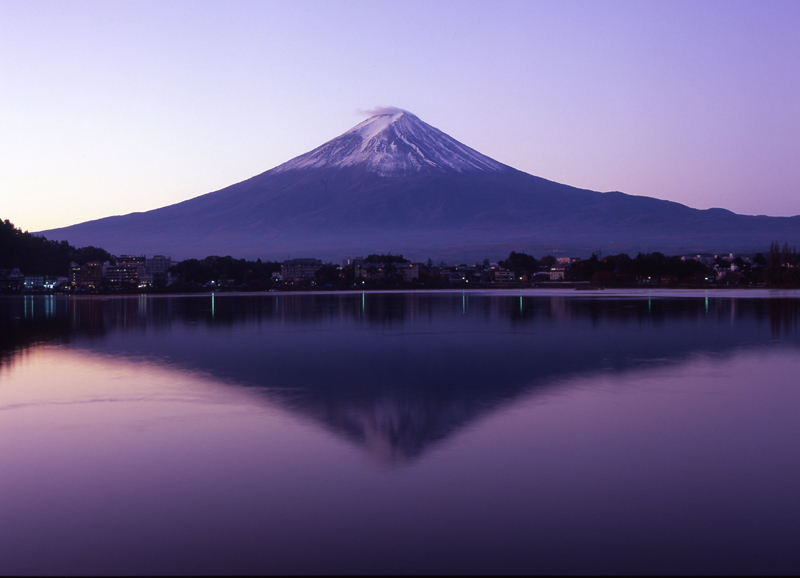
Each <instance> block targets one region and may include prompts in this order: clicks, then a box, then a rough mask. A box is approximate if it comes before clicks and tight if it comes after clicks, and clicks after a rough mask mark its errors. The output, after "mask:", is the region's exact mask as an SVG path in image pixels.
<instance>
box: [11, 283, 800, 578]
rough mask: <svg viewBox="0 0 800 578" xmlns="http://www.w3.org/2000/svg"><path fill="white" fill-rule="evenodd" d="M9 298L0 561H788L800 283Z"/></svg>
mask: <svg viewBox="0 0 800 578" xmlns="http://www.w3.org/2000/svg"><path fill="white" fill-rule="evenodd" d="M624 297H625V298H615V296H614V295H610V296H609V297H605V296H604V297H603V298H597V297H596V296H590V297H582V296H578V297H576V296H575V294H574V293H572V294H565V293H554V294H551V295H546V296H544V297H534V296H533V295H532V294H529V293H524V294H522V295H520V294H519V293H514V294H498V295H493V294H481V293H477V292H476V293H462V292H454V293H436V294H433V293H432V294H425V293H413V294H402V293H399V294H398V293H387V294H369V293H367V294H353V293H347V294H329V295H325V294H313V295H298V294H290V295H273V294H267V295H259V296H249V297H248V296H231V295H219V294H218V295H216V296H215V300H214V304H213V310H212V304H211V298H210V296H208V297H187V298H142V297H134V298H96V299H64V298H41V297H36V298H30V297H29V298H21V299H5V300H0V319H2V323H3V326H2V327H3V333H2V341H0V463H2V464H3V470H4V473H3V476H2V477H0V495H1V496H2V500H1V501H0V518H2V519H3V524H2V525H0V572H3V573H60V574H64V573H96V572H110V573H120V572H125V573H156V572H159V573H164V572H168V573H169V572H172V573H176V572H177V573H188V572H192V573H203V572H207V573H222V572H240V573H263V572H338V573H341V572H347V571H357V572H374V571H382V572H412V573H413V572H424V571H428V572H459V571H468V572H539V573H544V572H581V573H585V572H593V573H595V572H606V573H608V572H650V573H653V572H689V571H692V572H739V573H742V572H758V571H764V572H789V571H796V569H797V568H798V555H797V554H796V552H795V547H794V545H795V544H796V542H797V539H798V538H800V531H798V530H797V528H796V520H797V519H798V514H800V497H798V495H797V492H796V490H795V488H796V487H797V482H798V481H800V480H799V479H798V477H799V476H798V474H800V466H799V465H798V464H800V460H798V457H800V456H798V449H797V445H796V440H797V439H798V435H797V434H798V433H800V425H799V424H798V420H797V417H796V416H797V408H798V401H800V391H798V388H797V387H796V378H795V376H796V375H798V371H800V357H798V344H799V343H800V339H798V335H797V332H796V324H797V301H796V300H795V299H794V298H793V296H792V295H781V296H780V298H778V299H731V298H730V297H729V296H718V295H712V296H711V298H710V299H706V295H704V294H699V295H687V296H684V298H682V299H668V298H665V297H664V296H663V295H661V294H653V293H651V294H650V295H647V296H646V297H647V298H641V297H642V296H641V294H640V295H639V297H640V298H631V296H629V295H626V296H624Z"/></svg>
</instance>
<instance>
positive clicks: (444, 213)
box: [40, 109, 800, 260]
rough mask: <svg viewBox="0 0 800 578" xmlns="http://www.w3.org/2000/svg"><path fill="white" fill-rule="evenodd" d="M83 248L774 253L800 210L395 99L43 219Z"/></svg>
mask: <svg viewBox="0 0 800 578" xmlns="http://www.w3.org/2000/svg"><path fill="white" fill-rule="evenodd" d="M40 234H42V235H44V236H46V237H47V238H49V239H57V240H62V239H66V240H68V241H69V242H70V243H72V244H73V245H76V246H84V245H95V246H102V247H103V248H105V249H107V250H108V251H111V252H112V253H117V254H123V253H136V254H141V253H147V254H155V253H160V254H168V255H171V256H172V257H173V258H186V257H204V256H206V255H233V256H236V257H248V258H256V257H260V258H262V259H284V258H286V256H287V255H289V254H291V255H292V256H314V257H318V258H322V259H332V260H338V259H339V258H341V257H344V256H346V255H351V256H354V255H362V254H368V253H379V252H388V251H391V252H394V253H402V254H404V255H405V256H407V257H411V258H415V259H426V258H428V257H432V258H434V259H437V260H438V259H451V260H476V259H483V258H484V257H490V258H500V257H503V256H506V255H507V254H508V253H509V252H510V251H511V250H516V251H525V252H528V253H530V254H534V255H537V256H539V255H542V254H557V255H566V254H569V255H576V256H581V255H588V254H590V253H592V252H594V251H598V250H599V251H603V252H604V253H606V254H609V253H620V252H627V253H636V252H638V251H645V252H649V251H662V252H665V253H671V254H675V253H685V252H701V251H708V252H725V253H727V252H729V251H735V252H740V251H742V252H743V251H766V250H767V248H768V247H769V244H770V241H772V240H779V241H781V242H783V241H788V242H789V243H790V244H796V243H798V242H800V217H765V216H746V215H737V214H735V213H732V212H730V211H727V210H724V209H708V210H698V209H692V208H690V207H687V206H685V205H681V204H679V203H674V202H671V201H663V200H659V199H655V198H651V197H642V196H633V195H626V194H624V193H620V192H609V193H599V192H596V191H590V190H585V189H578V188H574V187H570V186H568V185H563V184H560V183H556V182H553V181H548V180H546V179H542V178H539V177H535V176H533V175H529V174H527V173H524V172H522V171H518V170H516V169H514V168H512V167H509V166H507V165H504V164H502V163H499V162H497V161H495V160H493V159H491V158H489V157H487V156H485V155H482V154H481V153H479V152H477V151H475V150H473V149H471V148H469V147H468V146H466V145H464V144H462V143H460V142H458V141H457V140H455V139H453V138H452V137H450V136H448V135H446V134H445V133H443V132H442V131H440V130H438V129H436V128H434V127H432V126H431V125H429V124H427V123H425V122H423V121H422V120H420V119H419V118H417V117H416V116H414V115H413V114H411V113H409V112H407V111H403V110H400V109H390V110H386V111H383V112H382V113H381V114H377V115H375V116H373V117H372V118H369V119H367V120H365V121H364V122H362V123H360V124H359V125H357V126H355V127H354V128H352V129H350V130H349V131H347V132H345V133H344V134H342V135H341V136H339V137H337V138H335V139H333V140H331V141H328V142H326V143H325V144H323V145H322V146H320V147H318V148H316V149H314V150H312V151H310V152H308V153H306V154H303V155H300V156H298V157H296V158H294V159H292V160H290V161H289V162H287V163H284V164H282V165H279V166H278V167H275V168H273V169H271V170H269V171H266V172H265V173H262V174H260V175H257V176H255V177H252V178H250V179H248V180H246V181H242V182H240V183H237V184H234V185H231V186H229V187H226V188H224V189H221V190H219V191H216V192H213V193H208V194H206V195H202V196H199V197H196V198H193V199H190V200H188V201H184V202H182V203H177V204H174V205H170V206H167V207H163V208H161V209H156V210H153V211H147V212H144V213H131V214H129V215H123V216H116V217H107V218H104V219H98V220H95V221H88V222H85V223H80V224H77V225H73V226H70V227H64V228H61V229H52V230H48V231H41V232H40Z"/></svg>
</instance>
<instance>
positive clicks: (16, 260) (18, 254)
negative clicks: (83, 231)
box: [0, 219, 111, 276]
mask: <svg viewBox="0 0 800 578" xmlns="http://www.w3.org/2000/svg"><path fill="white" fill-rule="evenodd" d="M110 258H111V255H110V254H109V253H108V252H107V251H105V250H103V249H100V248H97V247H80V248H77V247H73V246H72V245H70V244H69V243H68V242H67V241H60V242H59V241H48V240H47V239H46V238H45V237H39V236H37V235H33V234H31V233H28V232H27V231H22V229H19V228H17V227H15V226H14V224H13V223H11V222H10V221H9V220H8V219H6V220H5V221H2V222H1V223H0V269H13V268H19V270H20V271H22V273H24V274H27V275H52V276H65V275H66V274H67V271H68V270H69V264H70V263H71V262H73V261H74V262H76V263H78V264H79V265H83V264H84V263H87V262H89V261H108V260H109V259H110Z"/></svg>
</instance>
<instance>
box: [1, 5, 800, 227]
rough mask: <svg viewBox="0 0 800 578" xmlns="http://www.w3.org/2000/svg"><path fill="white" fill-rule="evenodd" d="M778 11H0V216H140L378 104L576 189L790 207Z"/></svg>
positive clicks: (798, 92) (793, 136)
mask: <svg viewBox="0 0 800 578" xmlns="http://www.w3.org/2000/svg"><path fill="white" fill-rule="evenodd" d="M799 32H800V2H798V1H797V0H788V1H785V2H765V1H759V2H735V1H731V0H725V1H721V2H698V1H696V0H693V1H687V2H683V1H675V0H670V1H668V2H656V1H647V2H644V1H634V2H598V1H595V0H592V1H589V2H566V1H558V2H534V1H531V0H524V1H521V2H466V1H464V0H459V1H455V2H430V1H427V2H396V1H395V2H378V1H375V0H370V1H368V2H343V1H336V2H322V1H319V2H301V1H297V0H292V1H286V2H264V1H257V2H247V1H239V2H230V1H226V2H210V1H200V0H191V1H186V2H180V1H170V2H163V1H161V0H158V1H152V2H148V1H141V0H140V1H136V2H124V1H115V2H107V1H101V2H71V1H66V0H58V1H54V2H37V1H35V0H23V1H14V0H2V1H0V135H2V136H0V158H2V163H0V200H2V205H0V207H2V208H1V209H0V210H1V211H2V212H1V213H0V218H2V219H10V220H11V221H12V222H14V223H15V224H17V225H18V226H20V227H22V228H23V229H28V230H31V231H35V230H41V229H46V228H50V227H57V226H64V225H69V224H73V223H76V222H81V221H85V220H88V219H92V218H99V217H103V216H108V215H113V214H123V213H128V212H132V211H141V210H148V209H153V208H157V207H160V206H164V205H167V204H171V203H174V202H178V201H181V200H185V199H188V198H191V197H194V196H197V195H200V194H203V193H206V192H210V191H213V190H216V189H219V188H222V187H224V186H227V185H229V184H232V183H234V182H238V181H241V180H243V179H246V178H249V177H251V176H253V175H255V174H257V173H260V172H263V171H265V170H267V169H270V168H272V167H274V166H275V165H277V164H279V163H282V162H284V161H286V160H289V159H290V158H292V157H294V156H296V155H298V154H302V153H304V152H307V151H308V150H310V149H312V148H314V147H316V146H318V145H319V144H321V143H322V142H324V141H326V140H329V139H331V138H333V137H335V136H337V135H339V134H340V133H342V132H344V131H345V130H347V129H349V128H350V127H351V126H353V125H355V124H356V123H358V122H360V121H361V120H362V119H363V116H359V115H358V114H357V111H358V110H359V109H368V108H372V107H374V106H376V105H395V106H399V107H402V108H405V109H407V110H410V111H412V112H413V113H415V114H416V115H417V116H419V117H420V118H421V119H422V120H424V121H426V122H428V123H430V124H432V125H434V126H436V127H437V128H439V129H441V130H443V131H445V132H447V133H448V134H450V135H451V136H453V137H455V138H457V139H459V140H460V141H462V142H464V143H465V144H467V145H469V146H471V147H473V148H475V149H477V150H479V151H480V152H482V153H484V154H487V155H489V156H491V157H493V158H495V159H497V160H499V161H501V162H504V163H506V164H509V165H511V166H514V167H516V168H518V169H521V170H524V171H526V172H529V173H532V174H534V175H537V176H541V177H544V178H548V179H552V180H555V181H559V182H563V183H567V184H571V185H575V186H579V187H586V188H591V189H595V190H601V191H609V190H621V191H624V192H627V193H631V194H637V195H649V196H654V197H658V198H662V199H671V200H675V201H679V202H682V203H685V204H688V205H690V206H693V207H698V208H707V207H713V206H717V207H725V208H729V209H731V210H734V211H736V212H741V213H748V214H769V215H795V214H800V160H799V159H800V106H798V103H800V40H798V34H799Z"/></svg>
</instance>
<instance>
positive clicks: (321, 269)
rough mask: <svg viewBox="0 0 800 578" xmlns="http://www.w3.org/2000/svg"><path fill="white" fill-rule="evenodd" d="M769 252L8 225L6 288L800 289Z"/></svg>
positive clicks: (785, 254)
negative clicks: (181, 240) (384, 249)
mask: <svg viewBox="0 0 800 578" xmlns="http://www.w3.org/2000/svg"><path fill="white" fill-rule="evenodd" d="M765 253H766V256H765V255H764V254H762V253H755V254H734V253H729V254H727V255H719V254H717V255H711V254H691V255H674V256H666V255H664V254H662V253H659V252H653V253H639V254H637V255H636V256H635V257H631V256H630V255H627V254H625V253H621V254H618V255H607V256H603V255H602V254H599V253H595V254H593V255H592V256H591V257H589V258H588V259H580V258H575V257H555V256H553V255H546V256H543V257H541V258H539V259H537V258H535V257H533V256H531V255H527V254H526V253H524V252H516V251H512V252H511V253H510V254H509V256H508V258H507V259H505V260H501V261H498V262H496V263H495V262H491V261H490V260H489V259H488V258H487V259H484V260H483V261H481V262H478V263H475V264H466V263H461V264H448V263H445V262H439V263H434V262H433V260H432V259H428V260H427V262H424V263H421V262H416V261H411V260H409V259H405V258H404V257H403V256H402V255H393V254H392V253H386V254H372V255H367V256H366V257H349V256H348V257H344V258H342V259H341V262H340V263H332V262H323V261H322V260H320V259H316V258H311V257H310V258H295V259H287V260H286V261H283V262H277V261H262V260H261V259H256V260H255V261H252V260H246V259H235V258H233V257H231V256H225V257H219V256H209V257H206V258H205V259H186V260H183V261H179V262H173V261H172V259H171V258H170V257H168V256H164V255H153V256H152V257H148V256H146V255H141V256H136V255H119V256H116V255H111V254H110V253H108V252H107V251H105V250H104V249H102V248H99V247H81V248H76V247H73V246H72V245H70V244H69V243H68V242H67V241H60V242H59V241H51V240H48V239H46V238H44V237H42V236H39V235H33V234H31V233H28V232H27V231H25V232H23V231H22V230H21V229H19V228H16V227H15V226H14V225H13V224H12V223H11V222H9V221H8V220H6V221H3V222H2V223H0V292H2V293H5V294H20V293H26V294H27V293H51V294H52V293H75V294H92V293H160V292H164V293H178V292H200V291H270V290H272V291H274V290H290V291H291V290H365V289H445V288H451V289H452V288H504V287H507V288H512V287H513V288H519V287H575V288H587V289H589V288H603V287H647V286H659V287H682V288H687V287H800V259H798V255H797V251H796V249H795V248H794V247H790V246H789V245H788V243H784V244H783V245H780V244H779V243H778V242H776V241H773V242H772V243H771V245H770V247H769V250H768V251H765Z"/></svg>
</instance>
